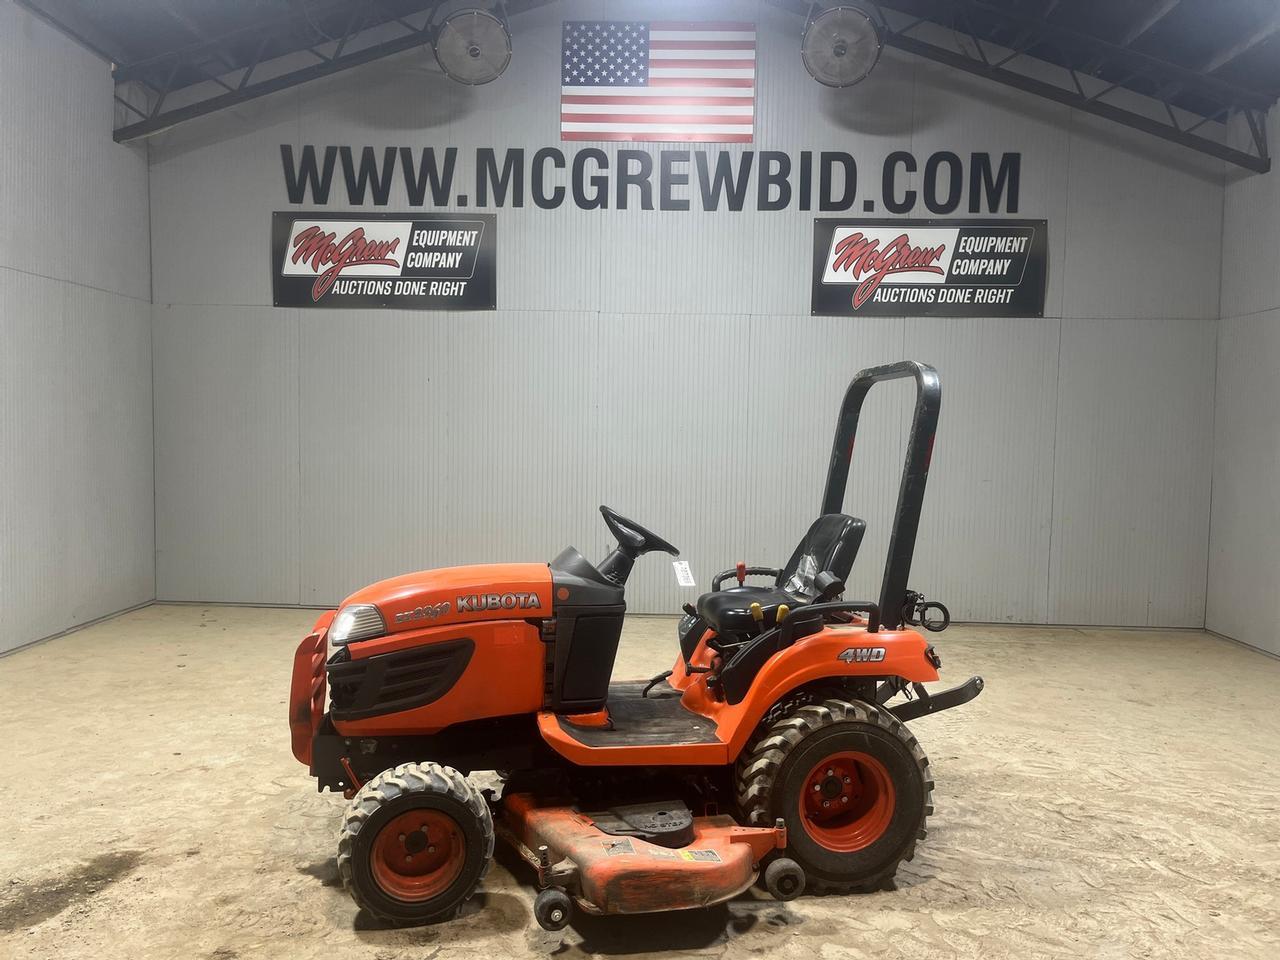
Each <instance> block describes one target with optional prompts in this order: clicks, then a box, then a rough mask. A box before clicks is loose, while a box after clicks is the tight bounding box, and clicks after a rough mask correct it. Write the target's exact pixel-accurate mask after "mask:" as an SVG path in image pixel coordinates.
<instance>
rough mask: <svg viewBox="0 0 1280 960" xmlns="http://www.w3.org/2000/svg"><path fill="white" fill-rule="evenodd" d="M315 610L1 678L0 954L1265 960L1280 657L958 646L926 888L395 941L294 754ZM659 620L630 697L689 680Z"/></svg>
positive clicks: (634, 653)
mask: <svg viewBox="0 0 1280 960" xmlns="http://www.w3.org/2000/svg"><path fill="white" fill-rule="evenodd" d="M313 616H314V615H313V614H312V613H309V612H306V611H294V610H277V609H247V608H237V607H203V608H202V607H194V606H154V607H150V608H148V609H145V610H141V611H138V612H135V613H131V614H128V615H126V616H123V617H120V618H117V619H116V620H113V621H109V622H106V623H103V624H100V625H97V626H94V627H91V628H89V629H86V630H83V631H80V632H78V633H75V634H72V635H70V636H67V637H64V638H62V639H59V640H55V641H51V642H49V643H45V644H41V645H38V646H35V647H32V648H30V649H28V650H25V651H21V652H19V653H17V654H15V655H13V656H10V657H6V658H4V659H0V704H3V716H4V717H5V718H6V720H7V724H6V728H7V729H6V731H5V733H6V743H5V749H4V751H3V753H2V754H0V755H2V756H3V758H4V763H3V764H2V765H0V801H3V809H4V810H5V818H4V821H5V822H4V827H3V830H2V835H3V837H4V842H3V844H2V845H0V957H6V958H7V957H42V958H43V957H58V958H65V960H71V958H79V957H84V958H93V960H101V958H104V957H126V956H127V957H130V958H160V957H174V958H182V960H192V958H198V957H209V958H216V960H233V958H237V957H265V958H271V960H283V958H294V957H297V958H306V957H317V958H319V957H324V958H326V960H328V958H332V957H334V956H342V957H352V958H362V957H363V958H370V960H390V958H395V957H413V958H427V960H430V958H435V957H437V956H440V955H441V954H444V955H446V956H448V957H477V958H490V957H504V958H506V957H522V956H545V955H547V954H551V953H556V954H560V955H562V956H573V955H582V954H645V953H658V952H667V951H676V952H680V953H687V954H698V955H710V956H720V955H724V954H730V955H746V954H764V953H768V954H772V955H778V956H781V957H786V958H802V957H803V958H806V960H811V958H814V957H820V958H822V960H843V958H855V957H910V958H912V960H924V958H930V957H983V958H1001V957H1008V958H1018V960H1022V958H1029V957H1081V956H1089V957H1165V956H1167V957H1178V958H1191V957H1213V958H1220V957H1233V958H1243V957H1259V958H1262V957H1267V958H1273V957H1276V956H1277V955H1280V954H1278V953H1277V951H1278V950H1280V882H1277V881H1278V880H1280V762H1278V761H1280V746H1278V745H1280V711H1277V709H1276V702H1277V701H1276V690H1277V688H1278V687H1280V662H1277V661H1275V660H1271V659H1267V658H1266V657H1263V656H1262V655H1260V654H1256V653H1253V652H1250V651H1248V650H1245V649H1243V648H1241V647H1238V646H1235V645H1233V644H1231V643H1229V642H1227V641H1223V640H1218V639H1214V638H1212V637H1208V636H1205V635H1202V634H1197V633H1186V632H1161V631H1121V630H1073V629H1044V628H1034V627H956V628H952V630H950V631H948V632H947V633H946V634H945V635H944V636H943V637H942V638H940V643H939V649H940V650H941V651H942V653H943V656H944V658H945V660H946V664H945V669H944V675H945V676H946V678H947V679H948V680H949V681H952V682H956V681H959V680H963V679H965V678H966V677H968V676H969V675H970V674H971V673H981V674H983V675H984V676H985V677H986V678H987V690H986V692H985V693H984V694H983V696H982V697H980V698H979V699H978V700H977V701H975V702H974V703H971V704H969V705H968V706H966V707H964V708H961V709H958V710H955V711H952V712H951V713H946V714H941V715H939V716H936V717H931V718H926V719H923V720H920V721H917V722H916V723H915V724H914V725H913V727H914V729H915V731H916V733H917V735H918V737H919V738H920V740H921V742H922V744H923V745H924V748H925V750H926V751H928V753H929V754H930V757H931V759H932V761H933V767H934V772H935V775H936V777H937V781H938V786H937V790H936V791H935V801H936V804H937V814H936V816H935V817H934V818H933V819H932V820H931V823H930V832H929V838H928V840H927V841H926V842H925V843H924V844H923V845H922V847H921V849H920V852H919V855H918V856H917V858H916V860H915V861H914V862H913V863H911V864H908V865H906V866H905V867H904V869H903V870H902V871H901V872H900V874H899V883H898V889H897V890H896V891H893V892H884V893H877V894H871V895H866V896H859V897H853V898H809V899H802V900H798V901H795V902H793V903H791V904H786V905H782V904H776V903H774V902H772V901H770V900H768V899H764V898H756V897H755V896H746V897H744V898H740V899H739V900H737V901H735V902H733V903H731V904H730V905H728V906H727V907H721V908H719V909H713V910H707V911H698V912H693V913H687V914H673V915H669V916H666V917H663V918H661V919H659V918H624V919H620V920H619V919H615V920H590V919H589V918H588V920H586V921H581V922H579V923H578V924H577V925H576V926H575V927H571V928H570V929H569V930H567V931H565V933H564V934H560V935H550V934H546V933H543V932H542V931H540V930H539V929H538V928H537V927H536V926H535V925H534V924H533V921H532V917H531V913H530V904H531V902H532V891H531V890H530V889H529V888H527V887H525V886H521V885H520V884H518V883H517V882H516V881H515V879H514V878H513V877H512V875H511V874H510V873H509V872H508V871H507V870H506V869H504V868H502V867H501V866H498V867H495V869H494V870H493V871H492V872H491V873H490V874H489V878H488V880H487V881H486V884H485V888H484V892H483V893H482V895H480V896H478V897H477V898H476V900H475V901H473V903H472V905H471V906H470V907H469V908H468V910H467V912H466V913H465V914H464V916H463V917H462V918H461V919H459V920H457V921H455V922H453V923H451V924H445V925H439V926H434V927H429V928H419V929H412V930H394V929H392V930H388V929H379V928H378V927H377V926H376V925H375V924H373V923H372V922H369V921H368V920H367V919H366V918H365V917H363V916H359V915H357V913H356V910H355V908H354V905H353V904H352V902H351V900H350V899H349V898H348V897H347V895H346V893H345V892H343V890H342V889H341V887H340V886H339V884H338V882H337V879H336V871H335V867H334V861H333V856H334V836H335V830H336V827H337V823H338V819H339V815H340V811H341V809H342V806H343V800H342V799H341V797H334V796H332V795H330V794H324V795H318V794H317V793H315V791H314V787H313V784H312V781H311V780H310V779H309V778H308V777H307V774H306V771H305V770H304V769H303V768H302V767H301V766H300V765H299V764H297V763H296V762H295V761H294V759H293V757H292V756H291V754H290V752H289V743H288V732H287V729H286V727H287V724H286V719H285V717H286V706H285V699H286V696H287V687H288V683H289V668H290V659H291V655H292V652H293V647H294V645H295V644H296V642H297V640H298V639H299V637H300V636H301V635H302V634H304V633H305V632H306V628H307V627H308V626H309V625H310V623H311V621H312V619H313ZM674 649H675V647H674V635H673V623H672V621H669V620H665V619H635V620H633V621H631V623H630V624H629V626H628V630H627V633H626V635H625V637H624V639H623V650H622V652H621V654H620V657H619V665H618V669H617V671H616V675H617V676H618V677H620V678H628V677H639V676H645V675H648V674H651V673H653V672H656V671H658V670H659V669H664V668H665V667H667V666H669V665H670V661H671V659H672V657H673V654H674Z"/></svg>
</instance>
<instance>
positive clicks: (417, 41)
mask: <svg viewBox="0 0 1280 960" xmlns="http://www.w3.org/2000/svg"><path fill="white" fill-rule="evenodd" d="M428 22H429V21H428ZM429 39H430V31H429V29H428V27H427V26H426V25H424V26H422V27H420V28H418V29H415V30H414V31H413V32H412V33H409V34H406V35H404V36H401V37H396V38H394V39H392V40H387V41H384V42H382V43H378V44H374V45H372V46H368V47H364V48H362V49H360V50H357V51H356V52H355V53H347V54H343V55H341V56H337V57H333V58H331V59H326V60H324V61H322V62H321V63H315V64H311V65H310V66H307V67H303V68H302V69H299V70H293V71H290V72H289V73H283V74H280V75H278V76H275V77H271V78H270V79H268V80H263V81H261V82H260V83H250V84H247V85H245V86H242V87H237V88H233V89H229V91H228V92H227V93H222V94H219V95H217V96H214V97H209V98H208V99H205V100H200V101H198V102H196V103H191V104H187V105H186V106H183V107H177V108H175V109H173V110H167V111H164V112H160V111H159V109H158V108H157V109H156V110H153V111H152V115H151V116H150V117H148V118H147V119H146V120H139V121H137V122H136V123H131V124H128V125H127V126H124V127H120V128H119V129H117V130H116V131H115V132H114V134H113V136H114V137H115V140H116V142H117V143H126V142H128V141H130V140H136V139H138V138H139V137H145V136H148V135H149V134H153V133H158V132H159V131H161V130H166V129H168V128H169V127H172V126H173V125H174V124H176V123H182V122H183V121H184V120H191V119H194V118H195V117H202V116H204V115H205V114H209V113H213V112H214V111H216V110H223V109H225V108H227V107H232V106H236V105H237V104H241V103H247V102H248V101H250V100H256V99H257V98H258V97H265V96H266V95H267V94H269V93H276V92H278V91H280V90H285V89H288V88H289V87H293V86H296V85H298V84H300V83H306V82H307V81H309V80H317V79H319V78H320V77H327V76H330V75H332V74H335V73H340V72H341V71H343V70H349V69H351V68H352V67H358V66H360V65H362V64H365V63H370V62H371V61H374V60H380V59H381V58H383V57H389V56H391V55H392V54H394V53H400V52H402V51H404V50H410V49H412V48H413V47H417V46H421V45H422V44H424V43H426V42H428V41H429ZM255 66H256V64H251V65H250V66H249V68H248V69H249V70H252V69H253V68H254V67H255ZM162 102H163V97H162V98H161V103H162Z"/></svg>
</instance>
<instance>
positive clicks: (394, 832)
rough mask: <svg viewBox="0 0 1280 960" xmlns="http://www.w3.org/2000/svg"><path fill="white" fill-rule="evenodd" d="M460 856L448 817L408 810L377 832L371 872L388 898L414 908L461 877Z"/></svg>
mask: <svg viewBox="0 0 1280 960" xmlns="http://www.w3.org/2000/svg"><path fill="white" fill-rule="evenodd" d="M465 854H466V845H465V841H464V840H463V837H462V830H461V829H460V828H459V826H458V823H457V821H455V820H454V819H453V817H451V816H449V815H448V814H447V813H444V812H442V811H440V810H430V809H423V810H410V811H407V812H406V813H402V814H400V815H399V816H396V817H393V818H392V819H391V820H390V821H388V822H387V824H386V825H385V826H384V827H383V828H382V829H381V830H379V831H378V835H377V837H375V838H374V841H373V851H372V856H371V857H370V867H371V869H372V871H373V878H374V880H375V881H376V882H377V884H378V886H379V887H381V888H382V889H383V890H384V891H385V892H386V893H387V895H388V896H391V897H395V898H396V899H397V900H403V901H406V902H409V903H416V902H419V901H423V900H430V899H431V898H432V897H436V896H439V895H440V894H442V893H444V892H445V891H446V890H448V889H449V887H450V885H451V884H452V883H453V882H454V881H455V880H456V879H457V878H458V875H459V874H460V873H461V872H462V865H463V863H464V861H465V860H466V856H465Z"/></svg>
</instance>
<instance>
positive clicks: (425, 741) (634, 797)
mask: <svg viewBox="0 0 1280 960" xmlns="http://www.w3.org/2000/svg"><path fill="white" fill-rule="evenodd" d="M907 377H910V378H914V380H915V384H916V406H915V416H914V419H913V421H912V425H911V434H910V438H909V440H908V444H907V454H906V463H905V465H904V468H903V473H902V480H901V484H900V487H899V493H898V504H897V509H896V512H895V517H894V523H893V529H892V531H891V536H890V540H889V556H888V560H887V562H886V564H885V570H884V579H883V582H882V585H881V590H880V596H879V597H878V598H877V599H876V600H875V601H865V600H859V601H852V600H844V599H842V596H843V593H844V583H845V580H846V579H847V577H848V575H849V571H850V569H851V567H852V565H853V562H854V559H855V556H856V554H857V552H858V548H859V546H860V545H861V542H862V536H863V533H864V531H865V528H866V525H865V523H864V522H863V521H862V520H859V519H857V518H855V517H850V516H847V515H845V514H843V513H841V510H842V509H843V502H844V494H845V487H846V485H847V481H848V475H849V462H850V458H851V456H852V452H853V446H854V438H855V435H856V432H857V426H858V418H859V414H860V412H861V408H862V402H863V399H864V398H865V397H866V394H867V391H868V390H869V389H870V388H871V387H872V385H874V384H875V383H878V382H880V381H883V380H893V379H899V378H907ZM940 402H941V387H940V385H939V382H938V376H937V373H936V372H935V371H934V370H933V368H931V367H928V366H926V365H924V364H920V363H916V362H913V361H902V362H900V363H895V364H890V365H888V366H883V367H875V368H872V369H869V370H864V371H862V372H861V373H859V374H858V375H857V376H856V377H855V378H854V379H853V381H852V383H850V385H849V389H848V391H847V392H846V394H845V398H844V402H843V404H842V406H841V409H840V414H839V418H838V420H837V423H836V432H835V439H834V441H833V444H832V450H831V460H830V464H829V468H828V474H827V484H826V489H825V493H824V495H823V501H822V514H821V516H819V517H818V518H817V519H816V520H815V521H814V523H813V524H812V525H811V526H810V528H809V530H808V532H807V533H806V534H805V536H804V538H803V539H802V540H801V542H800V544H799V546H797V548H796V550H795V551H794V553H793V554H792V556H791V558H790V560H789V561H788V562H787V563H786V564H785V565H784V566H782V567H778V568H774V567H756V566H748V565H747V564H746V563H738V564H737V565H736V566H735V567H734V568H731V569H729V570H726V571H725V572H723V573H721V574H719V575H718V576H716V577H715V578H714V580H713V583H712V590H711V592H710V593H707V594H704V595H703V596H702V597H700V598H699V600H698V602H697V604H696V606H695V605H690V604H686V605H685V615H684V617H683V618H682V619H681V620H680V622H679V626H678V628H677V637H676V640H677V642H678V652H677V654H676V657H675V663H674V665H673V667H672V668H671V669H670V670H668V671H666V672H664V673H661V674H658V675H657V676H655V677H654V678H653V679H652V680H649V681H647V682H645V681H639V682H614V681H613V680H612V672H613V664H614V657H615V655H616V653H617V647H618V640H619V637H620V636H621V632H622V624H623V617H624V614H625V611H626V604H625V587H626V582H627V577H628V576H629V574H630V573H631V569H632V566H633V565H634V563H635V561H636V560H637V559H639V558H640V557H642V556H644V555H645V554H647V553H651V552H655V551H659V552H665V553H669V554H672V555H678V551H677V550H676V548H675V547H673V546H672V545H671V544H670V543H668V542H667V541H665V540H663V539H662V538H660V537H659V536H657V535H656V534H654V533H653V532H652V531H650V530H647V529H646V528H645V527H643V526H641V525H640V524H638V523H636V522H634V521H632V520H628V519H627V518H625V517H622V516H620V515H618V514H617V513H615V512H614V511H612V510H610V509H609V508H608V507H601V508H600V512H601V514H602V515H603V517H604V522H605V524H606V525H607V526H608V528H609V531H610V533H611V534H612V535H613V537H614V538H615V539H616V541H617V547H616V548H615V549H614V550H613V551H612V552H611V553H610V554H609V555H608V556H607V557H605V558H604V560H602V561H601V562H600V563H599V564H598V565H597V564H592V563H591V562H590V561H588V560H587V559H586V558H585V557H583V556H582V554H580V553H579V552H578V551H577V550H575V549H573V548H572V547H570V548H568V549H566V550H565V551H563V552H562V553H561V554H560V555H559V556H558V557H556V558H555V559H554V560H552V561H551V562H550V563H549V564H541V563H516V564H489V565H479V566H468V567H448V568H443V569H439V570H429V571H425V572H422V573H415V574H409V575H406V576H402V577H396V578H394V579H391V580H386V581H383V582H381V583H377V584H374V585H372V586H370V587H366V588H365V589H364V590H361V591H359V592H357V593H355V594H353V595H352V596H350V597H348V598H347V600H346V601H345V602H344V603H343V604H342V606H341V607H340V608H339V609H338V610H337V611H331V612H328V613H325V614H324V615H323V616H321V617H320V619H319V620H318V621H317V622H316V625H315V627H314V629H313V631H312V632H311V634H310V635H309V636H308V637H307V638H306V639H305V640H303V641H302V644H301V645H300V646H299V647H298V651H297V654H296V655H295V659H294V669H293V686H292V694H291V698H290V708H289V709H290V715H289V717H290V719H289V723H290V731H291V736H292V742H293V752H294V755H295V756H296V757H297V758H298V760H299V761H300V762H302V763H304V764H306V765H307V766H308V767H309V769H310V771H311V774H312V775H313V776H314V777H315V778H316V781H317V784H318V787H319V789H321V790H325V789H329V790H335V791H341V792H343V793H344V794H345V795H346V796H347V797H348V798H349V800H350V805H349V807H348V809H347V813H346V815H345V817H344V819H343V822H342V827H341V830H340V836H339V844H338V866H339V871H340V873H341V875H342V879H343V882H344V884H345V885H346V887H347V889H348V890H349V891H350V893H351V895H352V896H353V897H354V899H355V900H356V902H357V903H358V904H359V905H360V906H362V907H363V908H365V909H366V910H368V911H369V912H370V913H372V914H374V915H376V916H379V917H381V918H384V919H388V920H392V921H399V922H427V921H433V920H438V919H443V918H448V917H451V916H453V915H454V914H455V913H456V912H457V910H458V908H459V907H460V906H461V905H462V904H463V903H464V902H465V901H466V899H467V898H468V897H470V896H471V895H472V894H473V893H474V892H475V890H476V889H477V887H478V886H479V884H480V881H481V880H482V878H483V877H484V874H485V872H486V870H487V869H488V866H489V862H490V860H491V858H492V856H493V849H494V843H495V840H498V839H500V840H502V841H503V842H505V843H507V844H509V845H510V846H511V847H512V848H513V849H514V850H515V851H516V853H517V854H518V855H519V856H520V857H521V858H523V860H524V861H526V862H527V863H528V865H529V867H530V873H531V874H532V875H533V876H534V877H535V878H536V882H537V885H538V887H539V890H540V893H539V894H538V897H537V900H536V901H535V905H534V914H535V917H536V919H537V921H538V922H539V923H540V924H541V925H542V926H543V927H545V928H547V929H560V928H562V927H564V926H565V925H566V924H567V923H568V922H569V920H570V918H571V916H572V911H573V910H574V909H575V908H576V909H581V910H584V911H586V912H589V913H594V914H623V913H644V912H650V911H659V910H678V909H688V908H692V907H701V906H707V905H709V904H712V903H718V902H720V901H723V900H727V899H730V898H731V897H734V896H736V895H737V894H739V893H741V892H742V891H743V890H745V889H746V888H747V887H749V886H750V885H751V884H752V883H753V882H756V881H757V880H759V881H761V882H762V883H763V885H764V887H765V888H766V889H767V890H768V891H769V892H770V893H771V894H773V896H775V897H777V898H779V899H783V900H787V899H791V898H792V897H795V896H798V895H799V894H800V893H801V892H803V891H804V890H806V889H808V890H809V891H812V892H851V891H858V890H872V889H877V888H879V887H881V886H883V885H884V884H886V883H887V882H888V881H889V880H890V879H892V877H893V875H894V873H895V872H896V871H897V868H898V864H899V863H901V862H902V861H903V860H909V859H910V858H911V857H912V856H913V854H914V852H915V845H916V843H917V841H918V840H920V839H922V838H923V837H924V835H925V820H926V818H927V817H928V816H929V814H930V813H932V811H933V808H932V804H931V793H932V789H933V779H932V777H931V775H930V772H929V762H928V760H927V759H926V757H925V755H924V752H923V751H922V750H921V748H920V746H919V744H918V743H917V742H916V739H915V737H914V736H913V735H912V734H911V732H910V731H909V730H908V729H907V727H906V725H905V721H908V720H913V719H915V718H917V717H922V716H926V715H928V714H930V713H935V712H937V711H938V710H943V709H946V708H948V707H952V706H956V705H958V704H961V703H964V702H966V701H968V700H971V699H973V698H974V697H975V696H977V695H978V694H979V693H980V692H981V690H982V680H981V678H979V677H974V678H971V679H970V680H969V681H968V682H967V683H965V684H963V685H961V686H959V687H956V688H954V689H952V690H949V691H946V692H943V693H936V694H930V693H929V692H928V691H927V689H926V688H925V686H924V684H926V683H929V682H931V681H934V680H937V679H938V668H939V666H940V665H941V660H940V658H939V657H938V655H937V653H936V652H935V651H934V649H933V647H932V646H931V645H930V644H929V643H928V642H927V641H926V640H925V638H924V637H923V636H922V635H921V634H919V633H917V632H916V631H915V630H913V629H910V628H909V627H907V626H904V623H903V621H904V618H906V619H913V611H915V610H916V609H917V606H918V607H919V609H920V610H921V611H922V613H921V615H920V616H921V621H920V622H921V623H924V624H925V625H926V626H927V627H928V629H932V630H938V629H942V627H944V626H945V622H943V620H942V619H940V617H939V616H938V615H936V614H934V613H930V612H929V611H928V610H926V609H925V605H923V601H922V598H921V597H920V595H919V594H917V593H915V592H913V591H909V590H908V587H907V577H908V574H909V572H910V569H911V560H912V554H913V551H914V548H915V540H916V531H917V527H918V525H919V520H920V509H921V505H922V502H923V499H924V490H925V482H926V479H927V477H928V470H929V458H930V455H931V453H932V450H933V439H934V432H935V429H936V425H937V419H938V409H939V405H940ZM749 577H755V578H760V577H767V578H769V582H767V583H760V582H756V583H753V584H748V583H747V582H746V581H747V579H748V578H749ZM927 606H928V607H930V608H937V610H938V611H940V612H941V614H945V612H946V611H945V608H944V607H942V606H941V605H940V604H928V605H927ZM926 616H927V620H926ZM946 620H947V621H949V617H946ZM899 697H902V698H904V699H899ZM488 770H492V771H497V772H498V773H499V775H500V777H501V780H502V790H501V795H500V796H495V795H494V794H493V791H490V790H485V791H483V792H482V791H481V790H479V789H478V788H477V787H476V786H475V785H474V784H473V783H472V782H471V781H470V780H468V779H467V777H468V776H469V775H470V774H471V773H473V772H475V771H488Z"/></svg>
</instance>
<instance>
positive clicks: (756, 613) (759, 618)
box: [751, 603, 764, 626]
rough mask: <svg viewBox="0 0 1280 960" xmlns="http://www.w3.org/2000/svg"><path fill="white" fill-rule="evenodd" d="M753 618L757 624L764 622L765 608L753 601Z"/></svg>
mask: <svg viewBox="0 0 1280 960" xmlns="http://www.w3.org/2000/svg"><path fill="white" fill-rule="evenodd" d="M751 619H752V620H754V621H755V622H756V625H757V626H760V625H761V624H763V623H764V610H763V609H762V608H761V606H760V604H758V603H753V604H752V605H751Z"/></svg>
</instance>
